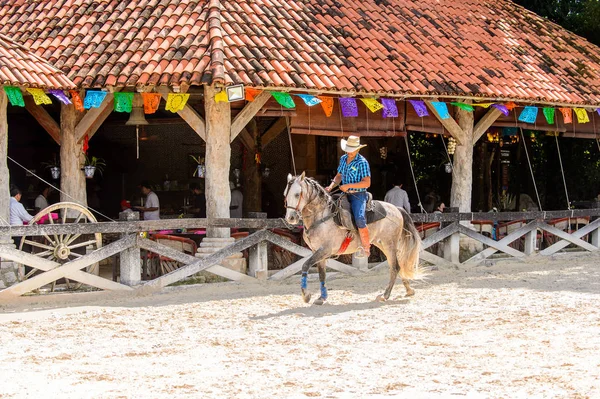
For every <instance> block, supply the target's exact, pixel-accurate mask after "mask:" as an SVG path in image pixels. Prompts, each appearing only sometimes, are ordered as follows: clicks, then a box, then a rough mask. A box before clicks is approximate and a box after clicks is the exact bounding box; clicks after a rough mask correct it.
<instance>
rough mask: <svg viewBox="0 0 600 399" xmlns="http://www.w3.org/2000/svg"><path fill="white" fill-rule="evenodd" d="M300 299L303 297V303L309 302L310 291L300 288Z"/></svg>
mask: <svg viewBox="0 0 600 399" xmlns="http://www.w3.org/2000/svg"><path fill="white" fill-rule="evenodd" d="M302 299H304V303H309V302H310V292H308V291H306V292H305V291H304V290H302Z"/></svg>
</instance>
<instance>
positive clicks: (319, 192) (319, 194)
mask: <svg viewBox="0 0 600 399" xmlns="http://www.w3.org/2000/svg"><path fill="white" fill-rule="evenodd" d="M304 181H305V182H306V185H307V186H308V187H310V190H311V192H310V200H311V201H313V200H315V199H321V198H322V199H323V200H324V201H325V202H326V204H327V206H332V205H333V198H332V197H331V194H329V193H328V192H327V191H326V190H325V188H323V186H321V185H320V184H319V182H318V181H316V180H315V179H313V178H312V177H305V178H304ZM315 193H316V195H315Z"/></svg>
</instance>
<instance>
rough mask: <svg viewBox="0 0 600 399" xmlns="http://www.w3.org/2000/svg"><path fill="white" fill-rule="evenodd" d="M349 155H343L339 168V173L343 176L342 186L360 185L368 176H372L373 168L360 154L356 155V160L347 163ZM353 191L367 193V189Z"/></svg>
mask: <svg viewBox="0 0 600 399" xmlns="http://www.w3.org/2000/svg"><path fill="white" fill-rule="evenodd" d="M347 159H348V154H344V155H342V158H340V166H338V169H337V171H338V173H339V174H341V175H342V184H353V183H358V182H360V181H361V180H362V179H364V178H365V177H367V176H371V168H370V167H369V162H368V161H367V160H366V159H365V157H363V156H362V155H360V154H357V155H356V158H354V159H353V160H352V162H350V164H347V163H346V160H347ZM352 190H353V191H367V189H366V188H353V189H352Z"/></svg>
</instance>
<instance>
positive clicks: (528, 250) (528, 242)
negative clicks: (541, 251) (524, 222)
mask: <svg viewBox="0 0 600 399" xmlns="http://www.w3.org/2000/svg"><path fill="white" fill-rule="evenodd" d="M536 247H537V229H533V230H531V231H530V232H529V233H527V234H525V255H531V254H533V253H534V252H535V251H536V250H537V248H536Z"/></svg>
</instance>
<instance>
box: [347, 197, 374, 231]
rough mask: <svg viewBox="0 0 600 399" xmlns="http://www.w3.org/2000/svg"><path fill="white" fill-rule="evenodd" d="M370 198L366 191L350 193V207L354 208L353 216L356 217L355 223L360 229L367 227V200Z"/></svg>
mask: <svg viewBox="0 0 600 399" xmlns="http://www.w3.org/2000/svg"><path fill="white" fill-rule="evenodd" d="M368 198H369V196H368V195H367V192H366V191H361V192H358V193H348V201H350V207H351V208H352V215H354V223H356V227H358V228H359V229H363V228H365V227H367V218H366V217H365V210H366V208H367V199H368Z"/></svg>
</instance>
